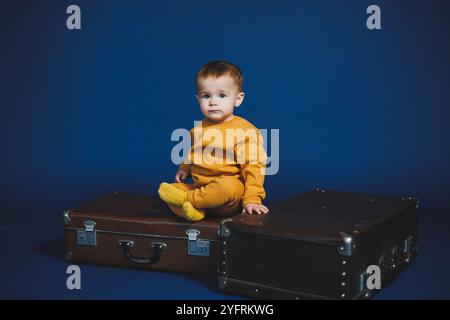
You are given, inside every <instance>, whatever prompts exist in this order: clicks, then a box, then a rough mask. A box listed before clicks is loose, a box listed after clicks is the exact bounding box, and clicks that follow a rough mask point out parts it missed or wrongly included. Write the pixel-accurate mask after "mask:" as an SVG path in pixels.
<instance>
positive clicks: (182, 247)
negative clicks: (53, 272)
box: [63, 193, 220, 274]
mask: <svg viewBox="0 0 450 320" xmlns="http://www.w3.org/2000/svg"><path fill="white" fill-rule="evenodd" d="M63 219H64V236H65V251H66V259H67V260H70V261H75V262H79V263H88V264H100V265H109V266H117V267H131V268H143V269H151V270H160V271H172V272H186V273H190V272H192V273H207V274H216V273H217V262H218V256H219V241H218V226H219V222H220V220H219V219H218V218H208V219H205V220H202V221H199V222H196V223H191V222H188V221H186V220H184V219H182V218H179V217H177V216H175V215H174V214H173V213H171V211H170V209H169V208H168V207H167V205H166V204H165V203H164V202H163V201H161V200H160V199H159V198H157V197H148V196H143V195H137V194H129V193H111V194H107V195H105V196H103V197H100V198H98V199H94V200H93V201H91V202H88V203H86V204H83V205H82V206H80V208H79V209H73V210H69V211H65V212H64V213H63Z"/></svg>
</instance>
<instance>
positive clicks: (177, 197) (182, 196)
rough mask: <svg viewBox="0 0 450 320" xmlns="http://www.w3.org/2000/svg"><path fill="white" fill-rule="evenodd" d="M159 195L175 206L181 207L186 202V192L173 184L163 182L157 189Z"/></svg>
mask: <svg viewBox="0 0 450 320" xmlns="http://www.w3.org/2000/svg"><path fill="white" fill-rule="evenodd" d="M158 193H159V197H160V198H161V199H162V200H163V201H165V202H167V203H169V204H171V205H173V206H176V207H181V206H182V205H183V203H184V202H186V196H187V192H186V191H183V190H180V189H178V188H177V187H174V186H173V185H171V184H169V183H167V182H163V183H161V184H160V186H159V189H158Z"/></svg>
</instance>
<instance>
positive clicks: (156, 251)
mask: <svg viewBox="0 0 450 320" xmlns="http://www.w3.org/2000/svg"><path fill="white" fill-rule="evenodd" d="M118 244H119V247H121V248H122V249H123V254H124V255H125V257H126V258H127V260H128V261H130V262H131V263H137V264H154V263H156V262H158V261H159V258H160V257H161V252H163V251H164V250H165V249H166V248H167V244H165V243H161V242H153V243H152V244H151V245H150V250H151V251H153V256H151V257H150V258H139V257H133V256H132V255H131V253H130V251H131V248H132V247H134V242H133V241H131V240H119V242H118Z"/></svg>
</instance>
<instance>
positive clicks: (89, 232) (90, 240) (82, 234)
mask: <svg viewBox="0 0 450 320" xmlns="http://www.w3.org/2000/svg"><path fill="white" fill-rule="evenodd" d="M83 225H84V230H77V245H79V246H93V247H95V246H97V234H96V232H95V225H96V223H95V221H92V220H87V221H84V222H83Z"/></svg>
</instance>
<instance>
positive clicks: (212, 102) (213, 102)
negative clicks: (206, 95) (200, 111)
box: [209, 97, 217, 105]
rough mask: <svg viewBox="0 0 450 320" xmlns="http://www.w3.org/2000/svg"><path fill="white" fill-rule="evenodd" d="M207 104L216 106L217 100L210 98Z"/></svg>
mask: <svg viewBox="0 0 450 320" xmlns="http://www.w3.org/2000/svg"><path fill="white" fill-rule="evenodd" d="M209 104H210V105H216V104H217V98H215V97H211V99H210V100H209Z"/></svg>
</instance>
